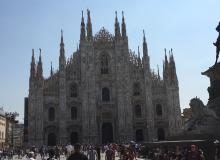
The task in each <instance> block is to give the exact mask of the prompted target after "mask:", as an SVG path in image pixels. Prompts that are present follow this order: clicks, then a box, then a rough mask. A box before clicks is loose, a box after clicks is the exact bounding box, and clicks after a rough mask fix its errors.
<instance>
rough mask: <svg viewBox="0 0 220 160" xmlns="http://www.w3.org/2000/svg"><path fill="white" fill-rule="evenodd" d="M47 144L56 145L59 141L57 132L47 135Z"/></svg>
mask: <svg viewBox="0 0 220 160" xmlns="http://www.w3.org/2000/svg"><path fill="white" fill-rule="evenodd" d="M47 138H48V139H47V145H48V146H55V145H56V144H57V143H56V134H55V133H50V134H48V137H47Z"/></svg>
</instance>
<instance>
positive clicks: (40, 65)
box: [37, 48, 43, 78]
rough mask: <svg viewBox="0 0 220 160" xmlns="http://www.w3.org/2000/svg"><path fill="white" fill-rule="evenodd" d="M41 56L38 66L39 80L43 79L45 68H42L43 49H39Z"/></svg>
mask: <svg viewBox="0 0 220 160" xmlns="http://www.w3.org/2000/svg"><path fill="white" fill-rule="evenodd" d="M39 51H40V55H39V61H38V64H37V78H42V77H43V68H42V61H41V48H39Z"/></svg>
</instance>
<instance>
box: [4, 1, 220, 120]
mask: <svg viewBox="0 0 220 160" xmlns="http://www.w3.org/2000/svg"><path fill="white" fill-rule="evenodd" d="M219 6H220V1H219V0H184V1H183V0H178V1H177V0H166V1H164V0H120V1H119V0H109V1H107V0H65V1H61V0H19V1H18V0H17V1H15V0H1V1H0V76H1V77H0V106H3V107H4V110H5V111H17V112H19V113H20V117H19V120H22V119H23V110H24V97H26V96H27V95H28V79H29V70H30V60H31V49H32V48H34V49H35V51H36V52H35V53H36V54H35V55H36V56H38V55H39V50H38V48H42V59H43V69H44V76H45V77H48V75H49V69H50V62H51V61H52V62H53V67H54V68H55V69H56V68H57V67H58V57H59V41H60V30H61V29H63V30H64V42H65V50H66V57H70V55H71V54H72V52H73V51H75V50H76V46H77V43H78V42H79V35H80V19H81V10H84V13H86V9H87V8H89V9H90V11H91V18H92V25H93V34H95V33H96V32H98V31H99V29H100V28H101V27H103V26H104V27H105V28H106V29H107V30H109V31H110V32H111V33H114V18H115V11H116V10H117V11H118V18H119V20H120V22H121V11H122V10H123V11H124V13H125V20H126V25H127V34H128V38H129V48H130V49H132V50H134V51H137V48H138V45H140V47H141V48H142V30H143V29H144V30H145V33H146V38H147V43H148V50H149V55H150V60H151V68H153V69H155V70H156V68H157V64H158V65H159V67H160V71H161V73H162V62H163V59H164V48H167V49H170V48H173V50H174V58H175V61H176V68H177V74H178V78H179V87H180V104H181V108H185V107H188V103H189V101H190V99H191V98H193V97H195V96H198V97H200V98H201V99H202V100H203V102H204V103H205V104H206V103H207V100H208V92H207V87H208V86H209V80H208V78H206V77H205V76H202V75H201V72H202V71H205V70H206V69H207V68H208V67H210V66H211V65H213V64H214V61H215V48H214V47H213V45H212V43H213V42H214V41H216V39H217V36H218V33H217V32H216V31H215V27H216V26H217V24H218V22H219V21H220V7H219ZM84 15H85V14H84Z"/></svg>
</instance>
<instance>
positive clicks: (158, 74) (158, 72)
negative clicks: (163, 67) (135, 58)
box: [157, 65, 160, 80]
mask: <svg viewBox="0 0 220 160" xmlns="http://www.w3.org/2000/svg"><path fill="white" fill-rule="evenodd" d="M157 77H158V79H159V80H160V70H159V65H157Z"/></svg>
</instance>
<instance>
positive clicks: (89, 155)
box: [87, 146, 98, 160]
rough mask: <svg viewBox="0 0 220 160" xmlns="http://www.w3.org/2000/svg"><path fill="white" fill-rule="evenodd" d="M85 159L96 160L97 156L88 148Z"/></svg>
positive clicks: (93, 150)
mask: <svg viewBox="0 0 220 160" xmlns="http://www.w3.org/2000/svg"><path fill="white" fill-rule="evenodd" d="M87 157H88V159H89V160H96V159H98V154H97V152H96V150H95V149H94V148H93V147H92V146H90V147H89V150H88V152H87Z"/></svg>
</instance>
